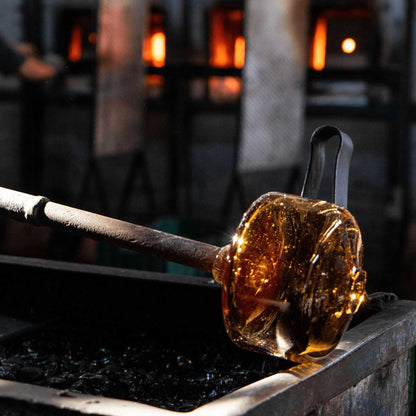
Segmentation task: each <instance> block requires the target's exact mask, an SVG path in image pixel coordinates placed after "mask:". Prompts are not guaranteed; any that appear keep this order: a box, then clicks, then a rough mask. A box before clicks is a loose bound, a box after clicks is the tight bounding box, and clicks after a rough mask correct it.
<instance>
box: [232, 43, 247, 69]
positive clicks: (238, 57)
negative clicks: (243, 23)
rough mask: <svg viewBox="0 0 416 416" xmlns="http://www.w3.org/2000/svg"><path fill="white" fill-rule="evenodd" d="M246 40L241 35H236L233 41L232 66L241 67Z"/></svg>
mask: <svg viewBox="0 0 416 416" xmlns="http://www.w3.org/2000/svg"><path fill="white" fill-rule="evenodd" d="M245 48H246V42H245V40H244V37H243V36H238V37H237V39H236V40H235V42H234V66H235V67H236V68H242V67H243V66H244V59H245Z"/></svg>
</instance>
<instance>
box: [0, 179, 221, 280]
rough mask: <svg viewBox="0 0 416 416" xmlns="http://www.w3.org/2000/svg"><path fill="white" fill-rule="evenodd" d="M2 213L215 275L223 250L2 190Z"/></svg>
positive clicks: (43, 198)
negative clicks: (214, 271) (216, 262)
mask: <svg viewBox="0 0 416 416" xmlns="http://www.w3.org/2000/svg"><path fill="white" fill-rule="evenodd" d="M0 213H1V214H6V215H7V216H9V217H12V218H14V219H16V220H19V221H24V222H28V223H30V224H33V225H38V226H50V227H52V228H58V229H63V230H67V231H71V232H75V233H77V234H81V235H84V236H86V237H90V238H93V239H95V240H100V241H107V242H110V243H114V244H117V245H118V246H120V247H124V248H127V249H130V250H135V251H138V252H140V253H143V254H151V255H153V256H156V257H160V258H163V259H165V260H169V261H173V262H175V263H180V264H183V265H185V266H190V267H193V268H197V269H200V270H204V271H207V272H209V273H211V272H212V267H213V263H214V260H215V258H216V256H217V254H218V252H219V251H220V249H221V248H220V247H217V246H213V245H211V244H207V243H203V242H200V241H195V240H191V239H188V238H184V237H180V236H176V235H173V234H169V233H165V232H162V231H158V230H154V229H152V228H148V227H144V226H141V225H136V224H132V223H129V222H126V221H120V220H117V219H114V218H110V217H106V216H104V215H99V214H94V213H92V212H88V211H84V210H80V209H77V208H73V207H69V206H66V205H61V204H57V203H55V202H51V201H49V199H48V198H45V197H42V196H34V195H30V194H26V193H23V192H18V191H14V190H11V189H6V188H2V187H0Z"/></svg>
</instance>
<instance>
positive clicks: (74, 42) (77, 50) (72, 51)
mask: <svg viewBox="0 0 416 416" xmlns="http://www.w3.org/2000/svg"><path fill="white" fill-rule="evenodd" d="M81 55H82V28H81V26H80V25H75V26H74V27H73V28H72V33H71V42H70V43H69V48H68V59H69V60H70V61H71V62H78V61H80V60H81Z"/></svg>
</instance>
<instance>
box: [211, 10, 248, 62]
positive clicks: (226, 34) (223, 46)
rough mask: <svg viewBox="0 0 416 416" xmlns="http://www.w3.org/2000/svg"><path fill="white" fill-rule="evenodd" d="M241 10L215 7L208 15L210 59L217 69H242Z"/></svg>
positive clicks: (243, 43)
mask: <svg viewBox="0 0 416 416" xmlns="http://www.w3.org/2000/svg"><path fill="white" fill-rule="evenodd" d="M242 32H243V12H242V10H236V9H229V8H226V7H222V6H218V7H215V8H214V9H213V10H212V12H211V15H210V44H209V47H210V59H209V63H210V65H212V66H215V67H217V68H233V67H234V68H242V67H243V65H244V48H245V42H244V37H243V36H242Z"/></svg>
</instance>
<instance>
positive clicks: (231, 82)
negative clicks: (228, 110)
mask: <svg viewBox="0 0 416 416" xmlns="http://www.w3.org/2000/svg"><path fill="white" fill-rule="evenodd" d="M208 84H209V96H210V99H211V100H213V101H215V102H232V101H235V100H237V99H238V97H239V96H240V94H241V79H240V78H236V77H210V78H209V80H208Z"/></svg>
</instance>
